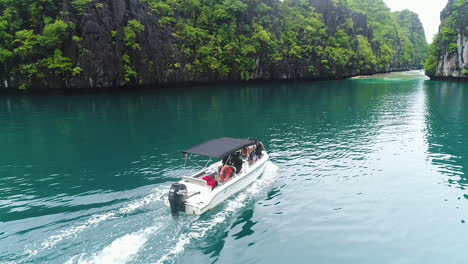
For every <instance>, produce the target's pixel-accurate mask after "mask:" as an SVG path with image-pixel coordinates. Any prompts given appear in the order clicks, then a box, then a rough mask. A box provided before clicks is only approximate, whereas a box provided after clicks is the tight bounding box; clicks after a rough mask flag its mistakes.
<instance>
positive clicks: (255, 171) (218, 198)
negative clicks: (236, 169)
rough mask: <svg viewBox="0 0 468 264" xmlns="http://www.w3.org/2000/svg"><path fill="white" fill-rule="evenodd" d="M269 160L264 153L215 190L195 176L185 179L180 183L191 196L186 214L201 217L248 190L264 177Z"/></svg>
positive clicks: (186, 203)
mask: <svg viewBox="0 0 468 264" xmlns="http://www.w3.org/2000/svg"><path fill="white" fill-rule="evenodd" d="M268 159H269V156H268V154H267V153H266V152H263V155H262V157H261V158H260V159H259V160H257V161H256V162H255V163H254V164H252V165H249V164H248V162H245V163H244V165H243V168H242V170H241V172H240V173H239V174H236V175H235V176H234V177H232V178H231V179H230V180H228V181H227V182H225V183H223V184H221V185H219V186H217V187H216V188H214V189H213V190H212V189H211V187H210V186H208V185H207V184H206V183H205V182H204V181H202V180H200V179H196V178H195V177H194V176H192V177H184V178H183V179H182V180H181V181H180V183H181V184H184V185H186V186H187V192H188V194H189V198H187V200H186V202H185V213H186V214H190V215H201V214H203V213H205V212H206V211H208V210H211V209H213V208H214V207H215V206H217V205H219V204H220V203H222V202H223V201H225V200H226V199H228V198H229V197H231V196H232V195H234V194H235V193H237V192H239V191H241V190H242V189H244V188H246V187H247V186H249V185H250V184H252V183H253V182H255V180H256V179H257V178H258V177H260V175H262V173H263V171H264V170H265V166H266V163H267V161H268ZM220 165H221V163H220V162H218V163H215V164H213V165H212V166H210V167H219V166H220ZM200 173H201V172H198V173H196V174H195V175H199V174H200ZM191 195H192V196H191ZM166 205H169V201H167V200H166Z"/></svg>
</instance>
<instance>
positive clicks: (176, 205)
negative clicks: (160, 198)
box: [169, 183, 187, 216]
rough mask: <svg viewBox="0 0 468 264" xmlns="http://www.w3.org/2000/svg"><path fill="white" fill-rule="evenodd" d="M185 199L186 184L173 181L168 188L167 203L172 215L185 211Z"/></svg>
mask: <svg viewBox="0 0 468 264" xmlns="http://www.w3.org/2000/svg"><path fill="white" fill-rule="evenodd" d="M186 199H187V186H185V185H184V184H182V183H174V184H172V186H171V189H170V190H169V204H170V205H171V213H172V215H176V216H177V215H179V211H182V212H185V200H186Z"/></svg>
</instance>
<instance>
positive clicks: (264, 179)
mask: <svg viewBox="0 0 468 264" xmlns="http://www.w3.org/2000/svg"><path fill="white" fill-rule="evenodd" d="M277 170H278V166H276V165H275V164H273V163H272V162H270V161H268V163H267V165H266V167H265V171H264V172H263V175H262V176H261V177H260V178H259V179H258V180H257V181H255V182H254V183H253V184H252V185H251V186H249V187H247V189H246V190H245V191H243V192H242V193H241V194H239V195H237V197H236V198H235V199H234V200H232V201H229V202H228V203H227V204H226V207H225V208H224V210H223V211H221V212H219V213H217V214H215V215H214V216H213V218H211V219H209V220H206V221H198V222H194V223H193V224H192V225H191V226H190V227H189V228H188V229H189V230H191V232H189V233H186V234H183V235H182V236H181V237H180V238H179V240H178V241H177V243H176V245H175V246H174V247H172V248H171V249H170V250H169V251H168V252H167V253H166V254H164V255H163V256H162V257H161V258H160V259H159V260H158V261H157V262H156V264H163V263H167V262H169V261H170V260H173V259H174V258H175V257H176V256H177V255H179V254H180V253H182V252H183V251H184V250H185V248H186V246H187V245H188V244H190V242H191V241H192V240H193V239H200V238H203V237H205V236H206V234H207V233H209V231H211V230H212V229H213V228H215V227H217V226H218V225H220V224H222V223H225V222H226V220H227V219H228V218H229V217H230V216H231V215H232V214H233V213H234V212H236V211H237V210H238V209H239V208H242V207H244V206H245V205H246V201H247V200H248V199H249V198H250V197H252V196H254V195H255V194H257V193H259V192H260V191H261V190H262V189H263V188H264V187H265V186H268V185H269V184H271V183H272V182H273V181H274V180H275V179H276V175H277V174H276V172H277Z"/></svg>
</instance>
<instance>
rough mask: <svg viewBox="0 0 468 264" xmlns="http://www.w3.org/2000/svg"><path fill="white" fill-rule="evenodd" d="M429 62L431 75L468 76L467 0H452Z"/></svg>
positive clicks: (428, 70)
mask: <svg viewBox="0 0 468 264" xmlns="http://www.w3.org/2000/svg"><path fill="white" fill-rule="evenodd" d="M431 53H432V54H431V57H430V58H429V59H428V61H427V62H426V65H425V66H426V73H427V74H428V75H429V76H430V77H431V78H432V79H460V80H468V1H466V0H449V2H448V4H447V6H446V7H445V9H444V10H443V11H442V13H441V25H440V27H439V33H438V35H437V36H436V37H435V39H434V43H433V44H432V47H431Z"/></svg>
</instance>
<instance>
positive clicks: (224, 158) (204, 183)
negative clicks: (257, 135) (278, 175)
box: [165, 137, 269, 215]
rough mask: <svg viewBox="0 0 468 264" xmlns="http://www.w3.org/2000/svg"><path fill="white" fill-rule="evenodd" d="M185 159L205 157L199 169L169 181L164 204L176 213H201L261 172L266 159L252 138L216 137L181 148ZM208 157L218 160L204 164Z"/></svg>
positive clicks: (265, 154)
mask: <svg viewBox="0 0 468 264" xmlns="http://www.w3.org/2000/svg"><path fill="white" fill-rule="evenodd" d="M182 153H183V154H184V155H185V160H186V162H187V160H190V159H191V158H192V156H193V155H196V156H204V157H209V160H208V162H207V163H206V164H205V166H204V167H203V169H201V170H199V171H197V172H196V173H195V174H193V175H191V176H185V177H182V180H181V181H179V182H177V183H174V184H172V186H171V188H170V190H169V195H168V197H167V200H166V201H165V203H166V205H167V206H169V207H170V208H171V213H172V214H173V215H178V214H179V212H183V213H185V214H191V215H201V214H203V213H205V212H206V211H208V210H210V209H213V208H214V207H215V206H217V205H218V204H220V203H222V202H223V201H224V200H226V199H228V198H229V197H230V196H232V195H233V194H235V193H237V192H239V191H240V190H242V189H244V188H245V187H247V186H249V185H250V184H251V183H253V182H254V181H255V180H256V179H257V178H258V177H259V176H260V175H262V173H263V171H264V169H265V166H266V163H267V161H268V159H269V156H268V153H267V152H266V150H265V147H264V146H263V144H262V143H261V142H259V141H257V140H255V139H250V138H249V139H237V138H226V137H225V138H218V139H213V140H210V141H208V142H205V143H202V144H200V145H197V146H195V147H193V148H191V149H189V150H185V151H182ZM212 159H217V160H218V161H217V162H215V163H213V164H211V165H208V164H209V163H210V161H211V160H212Z"/></svg>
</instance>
